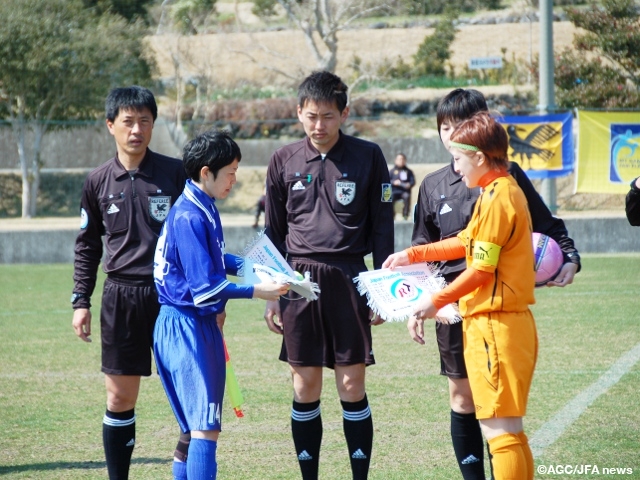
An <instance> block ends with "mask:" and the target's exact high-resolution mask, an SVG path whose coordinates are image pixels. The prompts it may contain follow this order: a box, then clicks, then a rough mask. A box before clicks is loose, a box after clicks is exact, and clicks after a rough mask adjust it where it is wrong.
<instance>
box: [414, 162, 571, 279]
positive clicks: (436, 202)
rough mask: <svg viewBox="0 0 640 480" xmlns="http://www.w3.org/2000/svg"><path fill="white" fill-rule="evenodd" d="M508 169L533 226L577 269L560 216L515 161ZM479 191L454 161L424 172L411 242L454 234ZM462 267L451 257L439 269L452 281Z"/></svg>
mask: <svg viewBox="0 0 640 480" xmlns="http://www.w3.org/2000/svg"><path fill="white" fill-rule="evenodd" d="M509 173H510V174H511V175H512V176H513V178H515V180H516V182H517V183H518V185H519V186H520V188H521V189H522V191H523V192H524V195H525V197H526V198H527V203H528V205H529V212H530V213H531V222H532V224H533V230H534V231H535V232H540V233H544V234H545V235H548V236H550V237H551V238H553V239H554V240H555V241H556V242H558V244H559V245H560V247H561V248H562V251H563V254H564V257H565V262H567V261H570V262H573V263H576V264H577V265H578V269H579V268H580V257H579V255H578V251H577V249H576V247H575V245H574V243H573V240H572V239H571V238H570V237H569V234H568V232H567V228H566V227H565V224H564V222H563V221H562V219H560V218H557V217H554V216H553V215H552V214H551V212H550V211H549V209H548V208H547V206H546V205H545V203H544V201H543V200H542V198H541V197H540V195H539V194H538V192H537V191H536V189H535V187H534V186H533V184H532V183H531V181H530V180H529V178H528V177H527V175H526V174H525V173H524V171H523V170H522V168H520V166H519V165H518V164H517V163H515V162H509ZM479 195H480V188H479V187H476V188H468V187H467V186H466V185H465V184H464V182H463V181H462V179H461V177H460V175H458V174H457V173H456V172H455V171H454V169H453V164H449V165H447V166H446V167H443V168H441V169H439V170H437V171H435V172H433V173H430V174H429V175H427V176H426V177H425V178H424V180H423V181H422V184H421V185H420V190H419V192H418V205H417V207H416V211H415V218H414V224H413V235H412V237H411V244H412V245H423V244H425V243H433V242H438V241H440V240H443V239H445V238H449V237H453V236H456V235H457V234H458V233H459V232H460V231H462V230H463V229H464V228H465V227H466V226H467V224H468V223H469V219H470V218H471V215H472V214H473V207H474V205H475V203H476V200H477V199H478V196H479ZM465 268H466V261H465V260H464V259H459V260H451V261H448V262H444V263H443V265H442V267H441V269H440V273H441V274H442V275H443V276H444V277H445V279H446V280H447V281H451V280H452V279H453V278H455V276H457V275H458V274H459V273H460V272H461V271H463V270H464V269H465Z"/></svg>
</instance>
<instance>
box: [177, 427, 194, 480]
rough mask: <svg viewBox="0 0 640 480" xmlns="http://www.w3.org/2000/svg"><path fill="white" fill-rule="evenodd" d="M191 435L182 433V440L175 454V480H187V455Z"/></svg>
mask: <svg viewBox="0 0 640 480" xmlns="http://www.w3.org/2000/svg"><path fill="white" fill-rule="evenodd" d="M189 442H191V433H189V432H186V433H180V439H179V440H178V444H177V445H176V449H175V451H174V452H173V480H187V463H186V462H187V455H188V453H189Z"/></svg>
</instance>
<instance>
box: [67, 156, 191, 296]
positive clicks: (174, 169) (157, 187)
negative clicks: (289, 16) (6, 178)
mask: <svg viewBox="0 0 640 480" xmlns="http://www.w3.org/2000/svg"><path fill="white" fill-rule="evenodd" d="M185 182H186V174H185V171H184V167H183V165H182V162H181V161H180V160H178V159H175V158H171V157H166V156H164V155H160V154H158V153H154V152H152V151H151V150H149V149H147V153H146V155H145V158H144V159H143V161H142V163H141V164H140V166H139V167H138V169H137V170H136V171H135V172H133V173H129V172H128V171H127V170H125V168H124V167H123V165H122V164H121V163H120V161H119V160H118V158H117V156H116V157H114V158H112V159H111V160H109V161H107V162H106V163H104V164H102V165H101V166H99V167H98V168H96V169H95V170H93V171H92V172H90V173H89V175H88V177H87V179H86V180H85V183H84V186H83V189H82V199H81V204H80V206H81V225H80V232H79V233H78V236H77V238H76V244H75V260H74V276H73V279H74V281H75V288H74V291H75V292H82V293H85V294H87V295H89V296H91V294H92V293H93V289H94V287H95V283H96V274H97V269H98V264H99V263H100V260H101V259H102V257H103V239H104V261H103V270H104V271H105V273H107V274H116V275H123V276H130V277H149V278H152V275H153V256H154V251H155V247H156V241H157V239H158V236H159V234H160V229H161V227H162V222H163V221H164V219H165V218H166V216H167V214H168V213H169V209H170V208H171V206H172V205H173V204H174V202H175V201H176V200H177V199H178V197H179V196H180V194H181V193H182V190H183V189H184V185H185Z"/></svg>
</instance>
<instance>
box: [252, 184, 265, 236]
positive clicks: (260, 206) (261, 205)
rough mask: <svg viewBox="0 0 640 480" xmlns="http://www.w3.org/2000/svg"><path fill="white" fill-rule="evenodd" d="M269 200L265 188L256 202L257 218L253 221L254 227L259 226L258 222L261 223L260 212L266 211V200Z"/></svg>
mask: <svg viewBox="0 0 640 480" xmlns="http://www.w3.org/2000/svg"><path fill="white" fill-rule="evenodd" d="M266 201H267V195H266V189H265V190H263V192H262V195H260V198H259V199H258V202H257V203H256V220H255V222H253V228H258V224H259V223H260V214H261V213H264V206H265V202H266Z"/></svg>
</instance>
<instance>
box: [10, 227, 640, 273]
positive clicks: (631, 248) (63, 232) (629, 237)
mask: <svg viewBox="0 0 640 480" xmlns="http://www.w3.org/2000/svg"><path fill="white" fill-rule="evenodd" d="M565 223H566V225H567V229H568V230H569V233H570V235H571V237H572V238H573V239H574V240H575V241H576V244H577V247H578V249H579V250H580V252H581V253H614V252H640V228H638V227H631V226H630V225H629V223H628V222H627V219H626V218H625V217H602V218H566V219H565ZM412 226H413V225H412V223H410V222H397V223H396V224H395V235H396V239H395V248H396V250H401V249H403V248H406V247H407V246H408V245H410V243H411V230H412ZM255 232H256V231H255V230H254V229H253V228H251V227H250V226H249V225H246V226H236V225H234V226H230V227H227V228H225V240H226V243H227V245H230V246H232V248H231V249H230V251H232V252H233V253H239V252H240V251H241V250H242V248H243V247H244V246H245V245H246V244H247V243H248V242H249V241H250V240H251V239H252V238H253V237H254V235H255ZM76 234H77V229H60V230H40V231H28V230H14V231H0V263H70V262H73V246H74V241H75V237H76Z"/></svg>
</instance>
